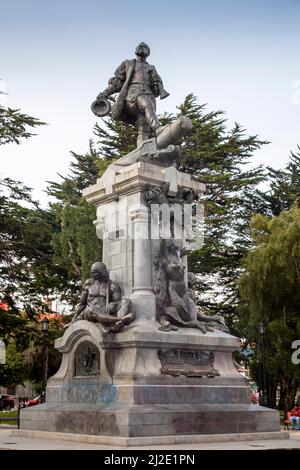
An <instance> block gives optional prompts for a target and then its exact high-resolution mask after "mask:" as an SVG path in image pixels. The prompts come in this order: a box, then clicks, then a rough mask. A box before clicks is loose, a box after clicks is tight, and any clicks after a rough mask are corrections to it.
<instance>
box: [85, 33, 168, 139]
mask: <svg viewBox="0 0 300 470" xmlns="http://www.w3.org/2000/svg"><path fill="white" fill-rule="evenodd" d="M135 54H136V59H133V60H125V61H123V62H122V63H121V65H120V66H119V67H118V68H117V70H116V71H115V74H114V76H113V77H112V78H111V79H110V80H109V82H108V87H107V88H106V89H105V90H104V91H102V92H101V93H99V95H98V96H97V99H96V101H94V103H93V104H92V111H93V112H94V113H95V114H96V115H97V116H105V115H107V114H108V113H109V112H111V115H112V116H113V117H114V118H115V119H117V120H121V121H123V122H125V123H127V124H134V125H135V126H136V127H137V131H138V139H137V145H138V146H139V145H141V143H142V142H143V141H144V140H146V139H148V138H149V134H150V131H151V129H152V130H153V131H154V132H155V135H156V136H158V135H159V134H160V133H161V131H162V130H163V129H164V127H163V126H162V125H161V123H160V121H159V120H158V118H157V115H156V103H155V98H157V97H158V96H160V99H164V98H166V97H167V96H169V93H168V92H167V91H165V90H164V87H163V82H162V79H161V78H160V76H159V75H158V73H157V71H156V68H155V67H154V65H151V64H149V63H148V62H147V60H146V59H147V57H148V56H149V55H150V47H149V46H148V45H147V44H145V43H144V42H141V43H140V44H139V45H138V46H137V48H136V51H135ZM115 93H119V94H118V97H117V99H116V101H115V103H114V104H113V105H112V107H111V105H110V102H109V101H108V99H107V98H108V97H109V96H111V95H114V94H115Z"/></svg>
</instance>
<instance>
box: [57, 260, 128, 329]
mask: <svg viewBox="0 0 300 470" xmlns="http://www.w3.org/2000/svg"><path fill="white" fill-rule="evenodd" d="M134 319H135V311H134V309H133V306H132V304H131V302H130V300H129V299H127V298H122V294H121V289H120V286H119V284H118V283H116V282H113V281H111V280H110V279H109V275H108V271H107V268H106V266H105V264H104V263H101V262H97V263H94V264H93V266H92V268H91V278H90V279H87V280H86V281H85V283H84V284H83V286H82V295H81V299H80V303H79V305H78V307H77V310H76V311H75V314H74V317H73V319H72V322H71V323H73V322H74V321H78V320H88V321H92V322H96V323H101V324H102V325H104V326H105V327H106V328H107V331H109V332H114V333H116V332H118V331H120V330H121V329H122V328H123V327H124V326H125V325H128V324H129V323H131V322H132V321H133V320H134ZM66 326H69V325H66Z"/></svg>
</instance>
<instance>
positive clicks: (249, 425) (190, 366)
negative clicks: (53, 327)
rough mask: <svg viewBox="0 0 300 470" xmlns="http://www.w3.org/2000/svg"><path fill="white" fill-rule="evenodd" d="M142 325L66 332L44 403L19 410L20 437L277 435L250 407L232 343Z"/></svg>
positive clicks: (220, 336)
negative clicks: (35, 433)
mask: <svg viewBox="0 0 300 470" xmlns="http://www.w3.org/2000/svg"><path fill="white" fill-rule="evenodd" d="M143 325H144V326H147V328H145V329H144V330H143V329H141V328H140V325H139V324H136V325H132V326H129V327H128V329H127V331H124V332H122V333H119V334H116V335H112V334H107V333H103V330H102V328H101V327H100V326H99V325H95V324H92V323H90V322H87V321H84V320H82V321H78V322H75V323H74V324H73V325H71V327H69V329H68V330H67V331H66V332H65V334H64V336H63V338H61V339H59V340H57V342H56V347H57V349H58V350H60V351H61V352H62V353H63V359H62V364H61V367H60V369H59V371H58V372H57V373H56V374H55V375H54V376H53V377H52V378H51V379H50V380H49V381H48V385H47V403H45V404H43V405H38V406H35V407H32V408H29V409H24V410H22V411H21V429H35V430H40V431H53V432H66V433H79V434H92V435H103V436H122V437H143V436H145V437H146V436H148V437H151V436H156V437H157V436H158V435H161V436H174V435H177V436H178V435H197V434H217V433H221V434H224V433H225V434H228V433H243V432H245V433H249V432H268V431H279V429H280V427H279V417H278V412H276V411H274V410H270V409H268V408H263V407H260V406H257V405H251V404H250V391H249V385H248V381H247V380H246V379H245V378H244V377H243V376H241V375H240V374H239V373H238V371H237V370H236V368H235V367H234V365H233V361H232V351H233V350H235V349H236V348H237V347H238V344H239V340H238V339H237V338H234V337H233V336H230V335H228V334H226V333H223V332H219V331H215V332H212V333H208V334H205V335H204V334H202V333H200V332H198V331H196V330H192V329H179V330H178V331H172V332H162V331H158V329H157V328H158V324H156V323H155V322H152V321H149V320H146V321H145V322H144V323H143ZM92 358H93V359H92Z"/></svg>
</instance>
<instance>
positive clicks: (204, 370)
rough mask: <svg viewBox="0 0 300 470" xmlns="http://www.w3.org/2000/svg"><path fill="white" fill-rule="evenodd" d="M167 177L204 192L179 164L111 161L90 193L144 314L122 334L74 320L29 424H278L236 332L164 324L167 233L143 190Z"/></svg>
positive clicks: (197, 427) (112, 261) (127, 432)
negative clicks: (241, 357)
mask: <svg viewBox="0 0 300 470" xmlns="http://www.w3.org/2000/svg"><path fill="white" fill-rule="evenodd" d="M163 183H169V192H168V196H170V197H172V196H175V195H176V194H177V191H178V189H179V187H183V188H184V190H193V191H194V192H195V193H196V194H199V193H201V192H203V191H204V185H203V184H201V183H199V182H197V181H194V180H193V179H192V178H191V176H190V175H188V174H186V173H180V172H179V171H177V170H176V168H175V167H174V166H171V167H168V168H163V167H160V166H158V165H155V164H153V163H149V162H146V161H139V162H136V163H132V164H129V165H127V164H126V165H125V166H122V165H111V166H110V167H109V168H108V169H107V170H106V172H105V173H104V175H103V176H102V178H100V179H99V180H98V181H97V183H96V184H95V185H93V186H90V187H89V188H87V189H86V190H85V191H84V196H85V197H86V199H87V200H88V201H89V202H90V203H93V204H94V205H95V206H96V208H97V220H96V221H95V225H96V230H97V233H98V236H101V237H102V238H103V261H104V263H105V264H106V266H107V268H108V270H109V275H110V278H111V279H112V280H113V281H116V282H118V283H119V284H120V286H121V288H122V291H123V295H124V296H126V297H129V298H130V299H131V301H132V303H133V305H134V307H135V310H136V320H135V321H134V322H133V323H132V324H130V325H129V326H127V327H125V329H124V330H122V331H121V332H120V333H117V334H112V333H105V332H104V331H103V328H102V327H101V325H100V324H95V323H92V322H88V321H85V320H81V321H76V322H74V323H73V324H72V325H71V326H70V327H69V328H68V329H67V331H66V332H65V333H64V335H63V337H62V338H60V339H59V340H57V342H56V348H57V349H58V350H59V351H61V352H62V354H63V358H62V363H61V367H60V369H59V371H58V372H57V373H56V374H55V375H54V376H53V377H52V378H51V379H50V380H49V381H48V384H47V402H46V403H45V404H43V405H38V406H35V407H33V408H30V409H23V410H22V411H21V429H34V430H41V431H53V432H65V433H77V434H90V435H98V436H122V437H131V438H132V437H145V436H148V437H149V438H150V437H151V436H152V437H153V438H154V436H156V438H157V436H174V435H176V436H180V435H182V436H187V435H198V434H218V433H221V434H229V433H249V432H269V431H279V429H280V427H279V415H278V412H276V411H274V410H271V409H268V408H263V407H260V406H257V405H252V404H250V389H249V384H248V381H247V379H246V378H244V377H243V376H241V375H240V374H239V372H238V371H237V370H236V368H235V366H234V363H233V359H232V353H233V351H235V350H236V349H238V348H239V344H240V343H239V339H238V338H235V337H233V336H231V335H229V334H227V333H224V332H221V331H218V330H216V331H214V332H207V333H206V334H203V333H201V332H200V331H199V330H196V329H192V328H178V331H160V330H159V326H160V325H159V323H158V322H157V319H156V302H155V295H154V292H153V285H154V273H153V262H154V259H155V257H157V255H158V247H159V240H157V239H154V238H153V237H151V236H150V235H151V234H150V230H151V227H150V217H149V214H148V212H147V209H146V207H145V205H144V200H143V195H144V191H145V190H146V189H148V190H149V188H150V189H151V188H153V189H157V188H159V187H161V185H162V184H163ZM184 243H185V240H184V236H183V237H182V244H183V245H184Z"/></svg>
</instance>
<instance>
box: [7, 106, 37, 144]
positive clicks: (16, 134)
mask: <svg viewBox="0 0 300 470" xmlns="http://www.w3.org/2000/svg"><path fill="white" fill-rule="evenodd" d="M44 124H45V123H44V122H42V121H40V120H39V119H36V118H34V117H32V116H28V115H27V114H22V113H20V110H19V109H11V108H6V107H5V106H1V105H0V145H3V144H9V143H11V142H14V143H15V144H20V143H21V140H22V139H28V138H29V137H32V136H33V135H35V134H33V133H32V132H30V128H35V127H38V126H42V125H44Z"/></svg>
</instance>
